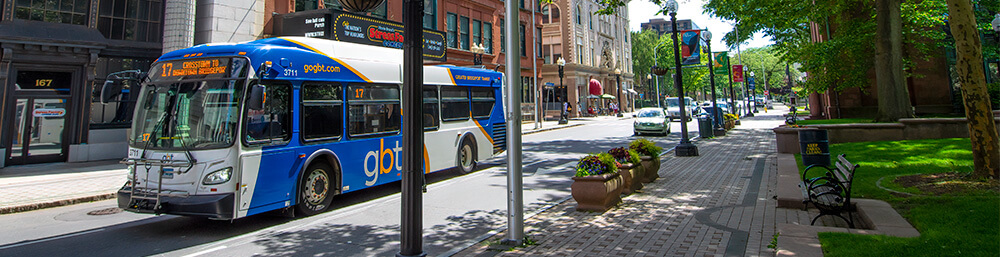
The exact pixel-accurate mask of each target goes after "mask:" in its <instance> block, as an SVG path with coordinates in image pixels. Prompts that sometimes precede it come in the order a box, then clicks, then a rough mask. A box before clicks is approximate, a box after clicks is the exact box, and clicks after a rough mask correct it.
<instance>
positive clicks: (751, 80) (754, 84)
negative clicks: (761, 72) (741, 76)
mask: <svg viewBox="0 0 1000 257" xmlns="http://www.w3.org/2000/svg"><path fill="white" fill-rule="evenodd" d="M747 84H749V85H750V90H754V89H756V88H757V83H754V79H753V77H749V78H747Z"/></svg>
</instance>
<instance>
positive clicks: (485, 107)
mask: <svg viewBox="0 0 1000 257" xmlns="http://www.w3.org/2000/svg"><path fill="white" fill-rule="evenodd" d="M495 103H496V98H495V97H494V96H493V88H489V87H473V88H472V117H475V118H489V117H490V112H492V111H493V104H495Z"/></svg>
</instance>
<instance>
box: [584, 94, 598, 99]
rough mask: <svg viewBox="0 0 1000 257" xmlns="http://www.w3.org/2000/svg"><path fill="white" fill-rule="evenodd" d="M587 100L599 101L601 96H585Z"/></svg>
mask: <svg viewBox="0 0 1000 257" xmlns="http://www.w3.org/2000/svg"><path fill="white" fill-rule="evenodd" d="M587 99H601V96H596V95H587Z"/></svg>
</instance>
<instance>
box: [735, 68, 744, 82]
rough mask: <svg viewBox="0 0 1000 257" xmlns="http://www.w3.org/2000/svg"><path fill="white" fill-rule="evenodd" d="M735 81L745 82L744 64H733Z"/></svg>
mask: <svg viewBox="0 0 1000 257" xmlns="http://www.w3.org/2000/svg"><path fill="white" fill-rule="evenodd" d="M733 82H743V65H733Z"/></svg>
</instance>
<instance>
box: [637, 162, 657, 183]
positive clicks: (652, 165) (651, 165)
mask: <svg viewBox="0 0 1000 257" xmlns="http://www.w3.org/2000/svg"><path fill="white" fill-rule="evenodd" d="M639 157H640V158H641V159H642V166H643V167H645V168H646V172H645V176H643V180H642V183H650V182H653V181H654V180H656V179H657V178H659V177H660V174H659V173H658V172H659V170H660V158H658V157H656V158H654V157H652V156H639Z"/></svg>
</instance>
